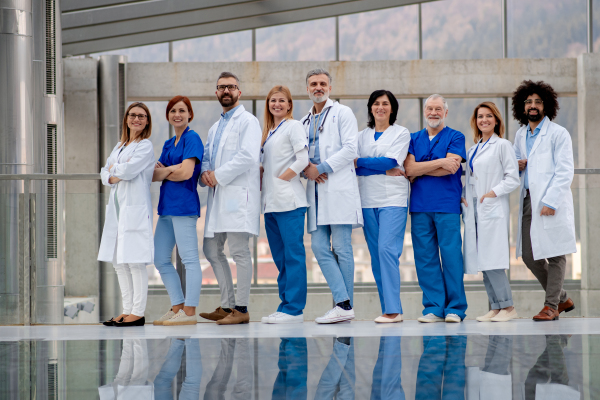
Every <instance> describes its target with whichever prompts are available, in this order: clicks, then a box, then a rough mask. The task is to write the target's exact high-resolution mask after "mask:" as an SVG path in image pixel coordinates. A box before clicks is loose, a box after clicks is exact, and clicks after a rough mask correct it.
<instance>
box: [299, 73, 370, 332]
mask: <svg viewBox="0 0 600 400" xmlns="http://www.w3.org/2000/svg"><path fill="white" fill-rule="evenodd" d="M306 91H307V92H308V96H309V97H310V99H311V100H312V101H313V103H314V105H313V107H312V108H311V110H310V112H309V113H308V115H306V116H305V117H304V118H302V124H303V126H304V128H305V130H306V136H307V138H308V146H309V147H308V156H309V159H310V163H309V164H308V167H306V168H305V169H304V176H305V177H306V178H308V183H307V185H306V197H307V200H308V203H309V205H310V207H309V208H308V214H307V230H308V232H309V233H310V234H311V248H312V251H313V253H314V255H315V257H316V258H317V261H318V262H319V266H320V267H321V272H323V275H324V276H325V279H326V280H327V284H328V285H329V288H330V289H331V293H332V294H333V301H334V303H335V306H334V307H333V308H332V309H331V310H329V311H328V312H326V313H325V315H323V316H322V317H319V318H316V319H315V322H317V323H319V324H331V323H335V322H340V321H348V320H351V319H353V318H354V310H353V309H352V304H353V303H352V300H353V294H354V253H353V252H352V228H353V227H359V226H362V223H363V218H362V209H361V206H360V195H359V192H358V181H357V180H356V172H355V170H354V159H355V158H357V157H358V154H357V150H358V125H357V123H356V117H355V116H354V113H352V110H351V109H350V108H348V107H346V106H343V105H341V104H340V103H338V102H334V101H332V100H330V99H329V93H330V92H331V75H329V73H328V72H327V71H325V70H324V69H314V70H312V71H310V72H309V73H308V74H307V75H306ZM332 250H333V251H332Z"/></svg>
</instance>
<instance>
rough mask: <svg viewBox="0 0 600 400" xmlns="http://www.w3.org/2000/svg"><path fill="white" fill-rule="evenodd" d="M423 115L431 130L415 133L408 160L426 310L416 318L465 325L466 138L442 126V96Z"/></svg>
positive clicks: (417, 258) (444, 107) (415, 244)
mask: <svg viewBox="0 0 600 400" xmlns="http://www.w3.org/2000/svg"><path fill="white" fill-rule="evenodd" d="M424 114H425V119H426V121H427V127H426V128H425V129H423V130H421V131H419V132H415V133H413V134H411V139H410V146H409V149H408V156H407V157H406V160H405V162H404V168H405V170H406V174H407V175H408V176H409V179H410V181H411V182H412V185H411V189H412V190H411V192H410V214H411V234H412V242H413V249H414V254H415V265H416V268H417V277H418V279H419V285H420V286H421V289H422V290H423V307H424V310H423V316H421V317H419V318H418V320H419V322H444V321H445V322H461V321H462V320H463V319H464V318H465V316H466V314H465V311H466V310H467V298H466V295H465V287H464V284H463V257H462V239H461V235H460V212H461V209H460V198H461V193H462V183H461V175H462V167H461V163H462V162H464V161H465V159H466V157H467V155H466V153H465V136H464V135H463V134H462V133H461V132H459V131H456V130H454V129H451V128H450V127H448V126H446V125H445V124H444V120H445V119H446V117H447V116H448V103H447V102H446V99H444V98H443V97H442V96H440V95H439V94H432V95H431V96H429V98H428V99H427V101H425V107H424ZM440 255H441V260H442V261H440Z"/></svg>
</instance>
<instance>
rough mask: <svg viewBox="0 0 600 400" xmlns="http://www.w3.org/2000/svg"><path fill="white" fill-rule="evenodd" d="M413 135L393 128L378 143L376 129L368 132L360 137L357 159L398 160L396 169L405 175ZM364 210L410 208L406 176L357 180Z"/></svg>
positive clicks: (382, 176)
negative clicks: (379, 158)
mask: <svg viewBox="0 0 600 400" xmlns="http://www.w3.org/2000/svg"><path fill="white" fill-rule="evenodd" d="M409 145H410V132H409V131H408V129H406V128H405V127H403V126H400V125H395V124H394V125H392V126H390V127H389V128H387V129H386V130H385V132H383V134H382V135H381V137H380V138H379V139H378V140H377V141H376V140H375V129H373V128H367V129H365V130H363V131H362V132H360V133H359V134H358V157H360V158H375V157H387V158H393V159H394V160H396V162H397V163H398V165H397V166H396V168H398V169H401V170H402V171H404V159H405V158H406V155H407V154H408V146H409ZM358 188H359V191H360V202H361V206H362V208H380V207H407V206H408V188H409V183H408V179H406V178H405V177H403V176H388V175H370V176H359V177H358Z"/></svg>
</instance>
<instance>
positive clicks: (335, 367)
mask: <svg viewBox="0 0 600 400" xmlns="http://www.w3.org/2000/svg"><path fill="white" fill-rule="evenodd" d="M355 383H356V372H355V370H354V339H353V338H349V337H338V338H336V339H335V342H334V343H333V352H332V353H331V358H330V359H329V363H328V364H327V366H326V367H325V370H323V373H322V374H321V379H319V384H318V385H317V392H316V393H315V400H332V399H334V398H335V399H338V400H346V399H354V393H355V391H354V386H355Z"/></svg>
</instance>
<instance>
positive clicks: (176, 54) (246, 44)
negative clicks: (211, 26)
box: [173, 31, 252, 62]
mask: <svg viewBox="0 0 600 400" xmlns="http://www.w3.org/2000/svg"><path fill="white" fill-rule="evenodd" d="M173 61H175V62H181V61H205V62H223V61H252V31H242V32H233V33H225V34H223V35H215V36H205V37H199V38H194V39H187V40H180V41H177V42H173Z"/></svg>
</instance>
